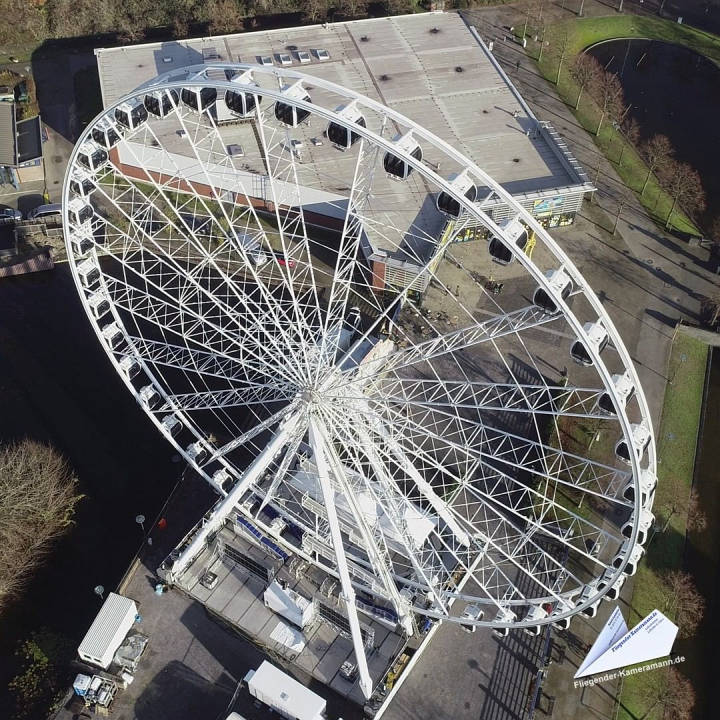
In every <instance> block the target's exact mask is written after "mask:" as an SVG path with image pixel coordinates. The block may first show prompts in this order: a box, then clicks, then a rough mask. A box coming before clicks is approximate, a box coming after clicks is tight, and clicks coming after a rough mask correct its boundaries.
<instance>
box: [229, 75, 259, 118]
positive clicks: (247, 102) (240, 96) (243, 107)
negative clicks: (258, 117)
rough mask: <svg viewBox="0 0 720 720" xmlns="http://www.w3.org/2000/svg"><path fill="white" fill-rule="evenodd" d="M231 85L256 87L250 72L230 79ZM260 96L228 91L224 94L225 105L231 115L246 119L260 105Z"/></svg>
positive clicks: (241, 91)
mask: <svg viewBox="0 0 720 720" xmlns="http://www.w3.org/2000/svg"><path fill="white" fill-rule="evenodd" d="M232 82H233V83H237V84H238V85H246V86H249V87H258V85H257V83H256V82H254V81H253V74H252V70H246V71H245V72H244V73H241V74H240V75H237V76H236V77H234V78H233V79H232ZM260 100H261V98H260V96H259V95H255V94H254V93H252V92H247V91H245V90H228V91H227V92H226V93H225V104H226V105H227V107H228V110H230V112H231V113H233V115H237V116H238V117H241V118H246V117H248V116H249V115H252V114H253V113H254V112H255V108H256V107H257V106H258V105H259V104H260Z"/></svg>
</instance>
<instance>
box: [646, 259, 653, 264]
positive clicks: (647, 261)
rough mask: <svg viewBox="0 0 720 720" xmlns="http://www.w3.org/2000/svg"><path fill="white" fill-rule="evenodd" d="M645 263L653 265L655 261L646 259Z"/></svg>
mask: <svg viewBox="0 0 720 720" xmlns="http://www.w3.org/2000/svg"><path fill="white" fill-rule="evenodd" d="M645 262H646V263H647V264H648V265H653V264H654V262H655V261H654V260H653V259H652V258H647V259H646V260H645Z"/></svg>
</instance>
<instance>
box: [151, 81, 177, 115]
mask: <svg viewBox="0 0 720 720" xmlns="http://www.w3.org/2000/svg"><path fill="white" fill-rule="evenodd" d="M179 97H180V96H179V95H178V91H177V90H174V89H172V88H170V89H168V90H156V91H155V92H151V93H148V94H147V95H146V96H145V109H146V110H147V111H148V112H149V113H150V114H151V115H155V117H159V118H164V117H166V116H168V115H169V114H170V113H171V112H173V111H174V110H175V108H176V107H177V104H178V99H179Z"/></svg>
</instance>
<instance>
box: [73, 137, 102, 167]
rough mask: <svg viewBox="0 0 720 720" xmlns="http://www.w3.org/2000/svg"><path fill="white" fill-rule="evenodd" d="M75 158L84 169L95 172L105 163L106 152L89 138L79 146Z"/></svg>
mask: <svg viewBox="0 0 720 720" xmlns="http://www.w3.org/2000/svg"><path fill="white" fill-rule="evenodd" d="M77 160H78V162H79V163H80V164H81V165H82V166H83V167H84V168H85V169H86V170H90V171H91V172H95V171H97V170H99V169H100V168H101V167H103V166H104V165H105V163H107V161H108V154H107V152H106V151H105V150H104V149H103V148H102V147H100V145H98V144H97V143H94V142H92V140H90V141H88V142H85V143H83V144H82V145H81V146H80V149H79V150H78V154H77Z"/></svg>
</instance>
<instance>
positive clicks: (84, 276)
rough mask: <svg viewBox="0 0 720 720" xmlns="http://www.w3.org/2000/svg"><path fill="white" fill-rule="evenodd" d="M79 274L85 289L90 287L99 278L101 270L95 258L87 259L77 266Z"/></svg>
mask: <svg viewBox="0 0 720 720" xmlns="http://www.w3.org/2000/svg"><path fill="white" fill-rule="evenodd" d="M77 274H78V276H79V277H80V282H82V284H83V285H84V286H85V287H90V286H91V285H92V284H93V283H94V282H95V281H96V280H97V279H98V278H99V277H100V270H99V269H98V266H97V265H96V264H95V260H94V259H93V258H85V260H83V261H82V262H81V263H78V265H77Z"/></svg>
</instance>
